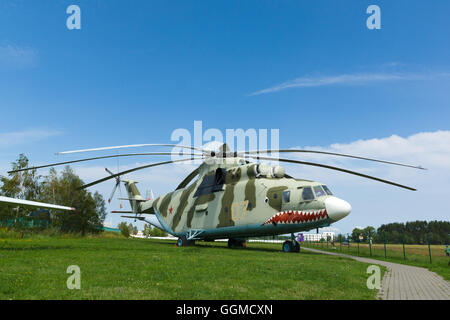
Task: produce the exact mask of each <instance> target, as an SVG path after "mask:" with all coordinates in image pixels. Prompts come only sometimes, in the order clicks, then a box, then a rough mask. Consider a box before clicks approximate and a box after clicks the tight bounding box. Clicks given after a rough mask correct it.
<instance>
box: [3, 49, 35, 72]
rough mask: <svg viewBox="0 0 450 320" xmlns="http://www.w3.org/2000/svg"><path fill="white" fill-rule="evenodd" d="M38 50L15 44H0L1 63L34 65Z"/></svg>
mask: <svg viewBox="0 0 450 320" xmlns="http://www.w3.org/2000/svg"><path fill="white" fill-rule="evenodd" d="M36 60H37V52H36V50H34V49H31V48H26V47H19V46H14V45H10V44H8V45H3V46H0V63H1V64H4V65H8V66H16V67H29V66H34V65H35V63H36Z"/></svg>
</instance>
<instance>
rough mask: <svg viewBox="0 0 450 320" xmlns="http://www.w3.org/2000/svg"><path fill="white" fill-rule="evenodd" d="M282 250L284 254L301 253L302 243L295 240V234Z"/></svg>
mask: <svg viewBox="0 0 450 320" xmlns="http://www.w3.org/2000/svg"><path fill="white" fill-rule="evenodd" d="M281 249H282V250H283V252H300V243H298V242H297V240H295V236H294V234H291V240H286V241H285V242H284V243H283V246H282V247H281Z"/></svg>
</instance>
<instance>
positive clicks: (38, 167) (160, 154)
mask: <svg viewBox="0 0 450 320" xmlns="http://www.w3.org/2000/svg"><path fill="white" fill-rule="evenodd" d="M171 155H180V154H179V153H176V152H147V153H127V154H116V155H111V156H102V157H94V158H84V159H79V160H71V161H64V162H56V163H51V164H46V165H42V166H36V167H30V168H23V169H18V170H12V171H8V173H16V172H20V171H27V170H34V169H42V168H47V167H54V166H59V165H63V164H69V163H76V162H83V161H90V160H98V159H108V158H117V157H132V156H171ZM191 155H192V156H203V154H198V153H194V154H190V155H189V156H191Z"/></svg>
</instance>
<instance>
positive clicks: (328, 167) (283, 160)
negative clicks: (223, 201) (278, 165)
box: [248, 156, 417, 191]
mask: <svg viewBox="0 0 450 320" xmlns="http://www.w3.org/2000/svg"><path fill="white" fill-rule="evenodd" d="M248 157H250V158H253V159H257V160H274V161H281V162H289V163H297V164H304V165H308V166H315V167H321V168H327V169H331V170H337V171H341V172H345V173H349V174H353V175H355V176H360V177H363V178H367V179H372V180H376V181H379V182H383V183H387V184H391V185H393V186H396V187H400V188H404V189H408V190H412V191H417V190H416V189H414V188H411V187H408V186H404V185H401V184H398V183H395V182H392V181H388V180H383V179H380V178H377V177H372V176H368V175H366V174H363V173H359V172H355V171H351V170H347V169H342V168H338V167H333V166H329V165H326V164H320V163H314V162H306V161H298V160H291V159H277V158H270V157H260V156H248Z"/></svg>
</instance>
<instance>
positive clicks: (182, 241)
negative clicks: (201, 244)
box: [177, 236, 195, 247]
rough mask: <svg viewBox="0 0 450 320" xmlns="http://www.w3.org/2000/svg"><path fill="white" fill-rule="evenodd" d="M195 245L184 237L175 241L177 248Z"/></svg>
mask: <svg viewBox="0 0 450 320" xmlns="http://www.w3.org/2000/svg"><path fill="white" fill-rule="evenodd" d="M194 244H195V241H194V240H188V239H187V238H186V236H181V237H179V238H178V240H177V246H178V247H187V246H193V245H194Z"/></svg>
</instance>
